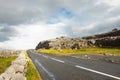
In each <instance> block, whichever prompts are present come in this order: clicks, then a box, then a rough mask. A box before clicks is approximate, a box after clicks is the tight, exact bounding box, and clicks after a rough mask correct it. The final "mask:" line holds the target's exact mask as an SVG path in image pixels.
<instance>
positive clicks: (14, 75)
mask: <svg viewBox="0 0 120 80" xmlns="http://www.w3.org/2000/svg"><path fill="white" fill-rule="evenodd" d="M27 64H28V62H27V59H26V56H25V54H24V52H21V53H20V54H19V56H18V58H17V59H16V60H15V61H13V62H12V65H11V66H10V67H9V68H8V69H7V70H6V71H5V72H4V73H2V74H1V75H0V80H26V77H25V73H26V71H27Z"/></svg>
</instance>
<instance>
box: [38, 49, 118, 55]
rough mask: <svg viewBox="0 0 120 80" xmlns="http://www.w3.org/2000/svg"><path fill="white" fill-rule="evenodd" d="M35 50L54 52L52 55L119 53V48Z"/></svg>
mask: <svg viewBox="0 0 120 80" xmlns="http://www.w3.org/2000/svg"><path fill="white" fill-rule="evenodd" d="M36 52H42V53H47V54H54V55H73V54H103V55H106V54H111V55H120V49H119V48H97V47H96V48H81V49H78V50H72V49H61V50H55V49H52V48H51V49H39V50H36Z"/></svg>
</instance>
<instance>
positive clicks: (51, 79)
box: [35, 59, 56, 80]
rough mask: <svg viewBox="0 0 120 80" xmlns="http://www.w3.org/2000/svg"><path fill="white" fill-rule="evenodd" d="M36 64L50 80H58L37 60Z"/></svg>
mask: <svg viewBox="0 0 120 80" xmlns="http://www.w3.org/2000/svg"><path fill="white" fill-rule="evenodd" d="M35 62H36V63H37V64H38V65H39V66H40V67H41V68H42V69H43V70H44V71H45V72H46V73H47V74H48V76H49V77H50V80H56V79H55V77H54V75H53V74H52V73H51V72H49V71H48V70H47V69H46V68H45V67H44V66H43V65H42V64H41V63H40V62H39V61H38V60H36V59H35Z"/></svg>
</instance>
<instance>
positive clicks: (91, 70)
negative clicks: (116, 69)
mask: <svg viewBox="0 0 120 80" xmlns="http://www.w3.org/2000/svg"><path fill="white" fill-rule="evenodd" d="M75 67H77V68H80V69H84V70H87V71H90V72H94V73H97V74H101V75H104V76H107V77H111V78H114V79H118V80H120V77H116V76H113V75H110V74H107V73H103V72H100V71H96V70H93V69H89V68H85V67H82V66H79V65H75Z"/></svg>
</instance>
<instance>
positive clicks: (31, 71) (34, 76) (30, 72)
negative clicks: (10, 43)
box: [25, 51, 42, 80]
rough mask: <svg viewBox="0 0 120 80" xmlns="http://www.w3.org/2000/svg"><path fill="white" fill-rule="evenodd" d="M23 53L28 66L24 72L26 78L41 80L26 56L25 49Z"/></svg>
mask: <svg viewBox="0 0 120 80" xmlns="http://www.w3.org/2000/svg"><path fill="white" fill-rule="evenodd" d="M25 55H26V57H27V59H28V66H27V72H26V77H27V80H42V78H41V77H40V75H39V73H38V71H37V69H36V67H35V65H34V64H33V62H32V60H31V59H30V58H29V57H28V54H27V51H25Z"/></svg>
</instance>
